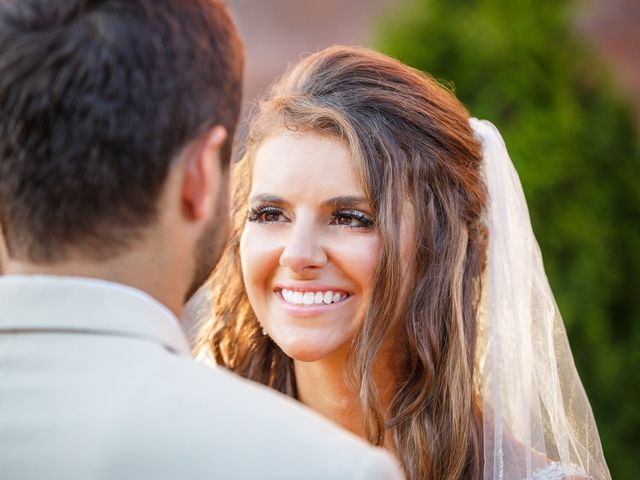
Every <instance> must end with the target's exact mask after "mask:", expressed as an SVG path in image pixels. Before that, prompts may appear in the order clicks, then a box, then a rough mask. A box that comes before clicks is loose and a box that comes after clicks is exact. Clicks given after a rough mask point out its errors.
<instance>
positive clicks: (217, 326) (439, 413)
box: [196, 47, 487, 480]
mask: <svg viewBox="0 0 640 480" xmlns="http://www.w3.org/2000/svg"><path fill="white" fill-rule="evenodd" d="M286 130H292V131H301V132H312V133H315V134H319V135H325V136H329V137H332V138H336V139H339V140H340V141H341V142H343V143H344V144H346V145H347V146H348V148H349V150H350V153H351V156H352V158H353V162H354V168H355V171H356V172H357V177H358V181H359V182H360V183H361V186H362V188H363V191H364V193H365V196H366V198H367V199H368V201H369V202H370V205H371V206H372V208H373V212H374V214H375V218H376V228H377V233H378V235H379V238H380V244H381V253H380V257H379V264H378V267H377V274H376V276H375V280H374V286H373V293H372V295H371V301H370V304H369V305H368V309H367V311H366V314H365V318H364V320H363V322H362V324H361V327H360V329H359V331H358V332H357V333H356V335H355V337H354V339H353V342H352V346H351V350H350V357H349V363H348V371H347V372H345V374H346V375H347V376H348V379H349V380H350V381H351V382H352V384H353V385H355V387H356V388H357V391H358V392H359V396H360V400H361V405H362V414H363V419H364V430H365V434H366V438H367V439H368V440H369V442H370V443H372V444H374V445H382V443H383V442H384V438H385V434H386V433H388V432H391V433H392V438H393V441H394V449H395V451H396V453H397V455H398V457H399V459H400V461H401V463H402V465H403V467H404V469H405V472H406V474H407V477H408V478H409V479H413V480H417V479H420V480H422V479H433V480H436V479H437V480H443V479H448V480H454V479H455V480H457V479H461V478H464V479H480V478H481V477H482V468H483V466H482V452H483V449H482V418H481V409H480V400H479V398H480V396H479V391H478V387H477V384H476V382H475V379H474V364H475V361H474V359H475V348H476V347H475V346H476V336H477V333H476V320H477V312H478V305H479V301H480V292H481V279H482V274H483V270H484V266H485V263H486V248H487V232H486V228H485V226H484V224H483V221H482V218H483V212H484V210H485V208H486V205H487V194H486V190H485V186H484V182H483V179H482V172H481V159H482V155H481V147H480V144H479V142H478V141H477V140H476V138H475V137H474V135H473V132H472V130H471V128H470V126H469V114H468V112H467V111H466V109H465V108H464V106H463V105H462V104H461V103H460V102H459V101H458V100H457V99H456V98H455V97H454V95H453V94H451V93H450V92H449V91H448V90H446V89H445V88H443V87H442V86H440V85H439V84H438V83H437V82H435V81H434V80H433V79H432V78H430V77H428V76H427V75H425V74H424V73H422V72H419V71H417V70H414V69H412V68H410V67H408V66H406V65H404V64H402V63H401V62H398V61H396V60H394V59H392V58H389V57H387V56H385V55H382V54H380V53H376V52H373V51H370V50H366V49H362V48H353V47H332V48H329V49H326V50H324V51H321V52H319V53H316V54H313V55H311V56H309V57H307V58H306V59H304V60H302V61H301V62H300V63H298V64H297V65H296V66H294V67H293V68H292V69H291V70H290V71H289V72H288V73H286V74H285V75H284V76H283V77H282V78H281V79H280V80H279V81H278V82H277V83H276V84H275V85H274V86H273V87H272V88H271V89H270V91H269V92H268V94H267V95H266V97H265V98H264V99H263V100H262V101H261V102H260V103H259V107H258V109H257V111H256V112H255V114H254V116H253V119H252V121H251V128H250V133H249V140H248V144H247V147H246V151H245V154H244V156H243V158H242V159H241V160H240V161H239V163H237V164H236V166H235V171H234V181H235V187H234V193H233V212H232V215H233V232H232V237H231V239H230V242H229V244H228V245H227V247H226V250H225V253H224V254H223V258H222V260H221V262H220V263H219V265H218V267H217V268H216V270H215V272H214V273H213V276H212V288H213V298H214V305H213V307H214V314H213V315H212V318H211V319H210V320H209V321H208V322H207V323H206V324H205V325H204V326H203V327H202V329H201V331H200V337H199V340H198V344H197V347H196V349H197V350H198V351H199V353H203V352H204V353H207V354H208V355H209V356H210V357H211V358H212V359H213V360H215V361H216V362H217V363H218V364H220V365H223V366H225V367H227V368H229V369H231V370H233V371H234V372H236V373H238V374H240V375H241V376H243V377H246V378H248V379H251V380H254V381H257V382H260V383H262V384H264V385H267V386H270V387H272V388H274V389H276V390H278V391H280V392H282V393H284V394H286V395H290V396H292V397H295V396H296V381H295V374H294V369H293V361H292V359H290V358H289V357H287V356H286V355H285V354H284V352H283V351H282V350H281V349H280V348H279V347H278V346H277V345H276V344H275V343H274V342H273V340H271V339H270V338H269V337H268V336H264V335H263V334H262V332H261V327H260V326H259V323H258V321H257V319H256V315H255V313H254V312H253V310H252V308H251V305H250V303H249V300H248V298H247V295H246V292H245V288H244V285H243V279H242V272H241V268H240V236H241V234H242V231H243V228H244V224H245V220H246V215H247V203H248V194H249V191H250V189H251V169H252V163H253V158H254V155H255V152H256V150H257V149H258V147H259V146H260V145H261V144H262V143H263V142H264V141H265V139H266V138H268V137H269V136H272V135H275V134H278V133H282V132H283V131H286ZM406 204H408V205H410V209H409V210H410V211H411V212H412V215H413V221H414V222H413V223H414V229H413V230H414V238H412V239H411V240H412V241H411V260H410V261H409V262H408V265H409V267H408V268H407V263H406V262H404V264H403V262H402V261H401V252H400V238H399V235H400V233H399V232H400V231H401V228H400V227H401V222H402V215H403V211H405V212H406V208H404V205H406ZM405 214H406V213H405ZM403 265H404V266H403ZM391 335H393V338H395V339H396V342H397V343H398V345H396V346H395V347H396V349H397V350H398V351H400V352H401V354H400V355H399V358H400V359H401V362H400V365H398V366H397V367H396V368H395V372H394V374H395V376H396V378H395V379H394V380H395V386H396V388H395V391H394V394H393V398H392V401H391V404H390V406H389V408H387V409H386V410H385V411H383V409H382V406H381V401H380V397H379V393H378V391H379V389H380V387H381V386H380V385H376V382H375V381H374V378H373V365H374V363H375V361H376V359H377V356H378V354H379V352H380V349H381V346H382V344H383V341H384V340H385V338H387V337H389V336H391Z"/></svg>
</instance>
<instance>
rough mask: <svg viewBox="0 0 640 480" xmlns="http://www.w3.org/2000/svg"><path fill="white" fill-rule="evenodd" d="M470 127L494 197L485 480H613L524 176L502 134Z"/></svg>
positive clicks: (485, 345)
mask: <svg viewBox="0 0 640 480" xmlns="http://www.w3.org/2000/svg"><path fill="white" fill-rule="evenodd" d="M470 122H471V126H472V128H473V129H474V132H475V133H476V135H477V137H478V138H479V140H480V141H481V142H482V146H483V156H484V168H485V171H484V176H485V181H486V185H487V190H488V194H489V208H488V212H487V218H486V222H487V226H488V229H489V252H488V272H487V279H486V282H485V291H484V292H483V301H482V305H481V309H480V312H479V319H478V322H479V325H478V332H479V337H478V355H477V368H478V372H479V379H478V380H479V382H478V383H479V388H480V389H481V395H482V399H483V412H484V420H483V421H484V428H483V430H484V476H483V478H484V480H520V479H522V480H524V479H527V480H560V479H594V480H610V479H611V476H610V474H609V470H608V468H607V465H606V462H605V460H604V456H603V454H602V447H601V445H600V439H599V437H598V431H597V428H596V424H595V421H594V418H593V414H592V412H591V407H590V405H589V401H588V400H587V397H586V395H585V392H584V389H583V387H582V384H581V382H580V378H579V376H578V373H577V371H576V368H575V365H574V362H573V356H572V354H571V350H570V347H569V342H568V340H567V335H566V332H565V329H564V325H563V323H562V318H561V316H560V312H559V311H558V307H557V305H556V303H555V300H554V297H553V294H552V292H551V289H550V287H549V282H548V280H547V277H546V274H545V272H544V266H543V263H542V256H541V253H540V249H539V247H538V243H537V242H536V239H535V236H534V234H533V230H532V228H531V221H530V219H529V211H528V208H527V204H526V200H525V197H524V193H523V191H522V186H521V184H520V180H519V178H518V174H517V173H516V171H515V169H514V167H513V164H512V163H511V159H510V158H509V154H508V153H507V149H506V147H505V144H504V141H503V140H502V137H501V136H500V133H499V132H498V130H497V129H496V128H495V127H494V126H493V125H492V124H491V123H489V122H487V121H481V120H477V119H471V121H470Z"/></svg>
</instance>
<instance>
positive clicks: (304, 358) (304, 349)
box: [279, 342, 331, 363]
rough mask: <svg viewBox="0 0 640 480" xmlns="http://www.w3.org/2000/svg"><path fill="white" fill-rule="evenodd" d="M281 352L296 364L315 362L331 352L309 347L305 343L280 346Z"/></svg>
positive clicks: (315, 346)
mask: <svg viewBox="0 0 640 480" xmlns="http://www.w3.org/2000/svg"><path fill="white" fill-rule="evenodd" d="M279 346H280V348H281V349H282V351H283V352H284V353H285V354H286V355H287V356H288V357H289V358H292V359H293V360H296V361H298V362H305V363H311V362H317V361H319V360H322V359H323V358H326V357H327V356H328V355H329V354H330V353H331V352H330V351H328V350H327V349H326V347H325V348H320V347H318V346H317V345H310V344H308V343H307V342H298V343H295V344H287V345H280V344H279Z"/></svg>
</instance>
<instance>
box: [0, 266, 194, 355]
mask: <svg viewBox="0 0 640 480" xmlns="http://www.w3.org/2000/svg"><path fill="white" fill-rule="evenodd" d="M34 330H39V331H60V332H73V331H76V332H84V333H95V334H107V335H120V336H127V337H136V338H141V339H146V340H149V341H153V342H156V343H159V344H161V345H163V346H164V347H165V348H167V349H168V350H171V351H173V352H176V353H179V354H181V355H187V356H189V355H190V351H189V346H188V343H187V340H186V337H185V334H184V332H183V331H182V329H181V327H180V325H179V323H178V320H177V319H176V317H175V315H174V314H173V313H172V312H171V311H170V310H169V309H168V308H167V307H165V306H164V305H162V304H161V303H160V302H158V301H157V300H155V299H154V298H153V297H151V296H150V295H148V294H146V293H144V292H142V291H140V290H137V289H135V288H133V287H129V286H126V285H122V284H118V283H113V282H108V281H105V280H97V279H91V278H82V277H63V276H49V275H6V276H3V277H0V333H2V332H3V331H5V332H6V331H14V332H18V331H34Z"/></svg>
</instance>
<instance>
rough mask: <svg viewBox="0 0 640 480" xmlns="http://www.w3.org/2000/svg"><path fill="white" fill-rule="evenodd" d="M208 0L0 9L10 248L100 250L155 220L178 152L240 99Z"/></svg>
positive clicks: (43, 259) (230, 42)
mask: <svg viewBox="0 0 640 480" xmlns="http://www.w3.org/2000/svg"><path fill="white" fill-rule="evenodd" d="M242 57H243V54H242V46H241V42H240V40H239V37H238V35H237V33H236V31H235V27H234V26H233V23H232V22H231V20H230V18H229V15H228V13H227V11H226V8H225V7H224V5H223V4H222V3H221V2H219V1H217V0H102V1H101V0H5V1H3V2H1V3H0V225H1V227H2V228H1V229H0V230H2V231H4V234H5V239H6V244H7V249H8V252H9V255H10V256H11V257H13V258H17V259H21V260H26V261H30V262H39V263H47V262H55V261H58V260H61V259H64V257H65V255H66V253H67V252H68V251H69V250H70V249H80V250H84V251H85V252H87V253H88V254H89V255H92V256H94V257H108V256H111V255H114V254H116V253H118V251H119V250H121V249H123V248H126V247H127V245H128V244H129V243H130V242H131V241H133V240H134V239H135V238H136V237H137V236H138V234H139V233H140V232H141V231H143V230H144V228H145V227H146V226H148V225H149V224H152V223H153V222H154V221H155V219H156V218H157V213H158V198H159V196H160V193H161V191H162V188H163V185H164V183H165V180H166V178H167V175H168V172H169V170H170V166H171V163H172V161H173V159H175V157H176V156H177V155H178V154H179V153H180V152H181V150H182V149H183V148H184V147H185V146H186V145H187V144H189V143H190V142H191V141H193V140H194V139H196V138H198V136H199V135H201V134H203V133H206V132H207V131H208V130H210V129H211V128H212V127H213V126H215V125H222V126H223V127H225V128H226V130H227V133H228V136H227V139H226V141H225V144H224V145H223V146H222V149H221V152H220V158H221V162H222V163H223V168H224V167H226V166H227V165H228V163H229V162H230V156H231V143H232V139H233V132H234V130H235V126H236V122H237V120H238V116H239V111H240V102H241V82H242V67H243V58H242Z"/></svg>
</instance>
